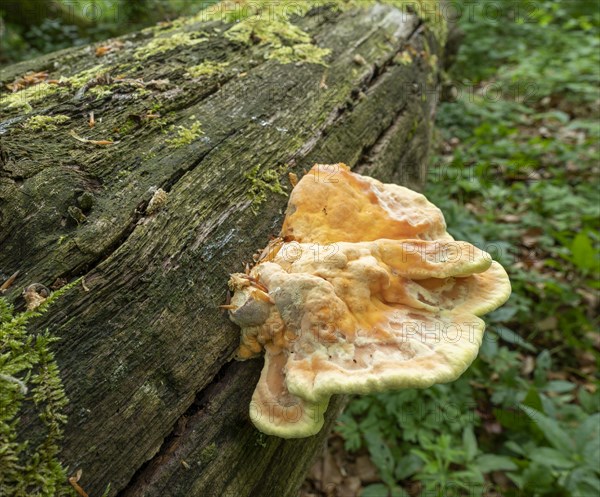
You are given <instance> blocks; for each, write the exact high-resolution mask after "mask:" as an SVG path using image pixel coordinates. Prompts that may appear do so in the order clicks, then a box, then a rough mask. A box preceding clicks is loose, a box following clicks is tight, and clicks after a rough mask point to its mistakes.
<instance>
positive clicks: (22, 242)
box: [0, 0, 445, 497]
mask: <svg viewBox="0 0 600 497" xmlns="http://www.w3.org/2000/svg"><path fill="white" fill-rule="evenodd" d="M248 3H249V4H259V6H260V7H262V10H260V11H259V12H258V13H257V12H256V11H254V10H252V8H249V7H247V6H246V7H244V5H243V4H244V2H242V3H231V2H230V3H221V4H218V5H217V6H213V7H209V8H208V9H207V10H205V11H203V12H201V13H200V14H198V15H197V16H195V17H191V18H182V19H177V20H175V21H173V22H171V23H162V24H160V25H158V26H156V27H153V28H148V29H144V30H142V31H140V32H137V33H133V34H130V35H127V36H124V37H122V38H120V39H118V40H111V41H108V42H105V43H101V44H97V45H95V46H90V47H85V48H77V49H70V50H65V51H61V52H57V53H54V54H50V55H47V56H44V57H41V58H38V59H34V60H32V61H26V62H22V63H19V64H15V65H13V66H10V67H8V68H5V69H3V71H2V87H3V93H2V96H1V97H0V247H1V249H0V281H4V280H5V279H7V278H8V277H9V276H10V275H11V274H13V273H14V272H15V271H17V270H19V271H20V273H19V275H18V277H17V278H16V281H15V283H14V285H13V286H12V287H11V288H10V289H8V292H7V293H6V297H7V298H8V300H10V301H12V302H15V303H16V305H17V307H22V306H23V301H22V299H21V297H20V293H21V291H22V290H23V288H24V287H26V286H28V285H30V284H32V283H40V284H43V285H45V286H47V287H50V288H53V289H55V288H59V287H60V286H61V285H64V284H65V283H66V282H69V281H73V280H74V279H76V278H78V277H81V278H82V280H81V284H80V285H76V286H75V287H73V288H71V289H69V290H68V291H67V292H66V293H65V294H64V295H63V296H61V297H60V300H58V301H57V302H56V303H54V304H53V305H52V307H51V308H50V311H49V312H48V313H46V314H45V315H44V316H42V317H40V318H37V319H36V320H35V321H34V322H33V324H32V325H31V326H30V329H31V332H32V333H35V332H37V331H40V330H44V329H48V330H50V332H51V333H52V334H53V335H55V336H57V337H60V340H59V341H58V342H56V343H54V344H53V345H52V348H53V351H54V353H55V355H56V360H57V363H58V366H59V369H60V374H61V378H62V380H63V383H64V387H65V390H66V393H67V396H68V398H69V405H68V407H67V408H66V414H67V416H68V421H67V423H66V426H65V429H64V439H63V441H62V449H61V453H60V460H61V462H62V464H63V465H64V466H65V467H67V468H68V471H69V474H73V473H75V471H76V470H78V469H81V470H82V476H81V478H80V480H79V482H78V484H79V485H80V486H81V487H82V488H83V489H85V491H86V492H87V493H88V494H89V495H90V496H99V495H102V494H103V492H105V490H106V488H107V485H108V484H110V488H109V490H108V492H107V495H109V496H114V495H120V496H123V497H125V496H127V497H133V496H141V495H144V496H163V495H169V496H184V495H186V496H187V495H198V496H213V495H214V496H232V497H233V496H235V497H240V496H241V497H244V496H255V497H258V496H265V497H267V496H269V497H270V496H294V495H295V493H296V492H297V489H298V487H299V485H300V484H301V482H302V480H303V478H304V475H305V472H306V470H307V468H308V466H309V465H310V463H311V461H312V459H313V457H314V455H315V454H316V453H317V452H318V451H319V449H320V448H321V447H322V444H323V441H324V439H325V437H326V436H327V433H328V431H329V430H330V429H331V428H332V426H333V425H334V421H335V417H336V414H337V413H338V412H339V410H340V408H341V407H342V406H343V404H344V399H343V398H336V399H333V401H332V404H331V405H330V408H329V410H328V414H327V422H326V426H325V427H324V429H323V430H322V431H321V432H320V433H319V435H317V436H314V437H310V438H307V439H301V440H281V439H278V438H275V437H267V436H264V435H262V434H261V433H259V432H258V431H257V430H256V429H255V428H254V427H253V426H252V425H251V423H250V422H249V420H248V414H247V413H248V405H249V401H250V397H251V394H252V391H253V389H254V386H255V384H256V381H257V378H258V376H259V373H260V370H261V366H262V364H261V362H262V361H260V360H255V361H250V362H246V363H239V362H235V361H233V360H232V357H233V354H234V351H235V349H236V346H237V344H238V341H239V329H237V328H236V327H235V326H234V325H233V324H232V323H231V322H230V321H229V320H228V319H227V317H226V316H225V315H224V313H223V312H222V311H220V310H219V305H220V304H223V303H224V302H225V300H226V292H227V287H226V282H227V279H228V275H229V273H231V272H238V271H240V270H243V268H244V265H245V264H246V262H251V256H252V254H253V253H254V252H255V251H256V250H257V249H260V248H262V247H263V246H264V245H265V244H266V242H267V241H268V238H269V236H270V235H277V234H278V232H279V229H280V225H281V221H282V219H283V211H284V208H285V205H286V201H287V198H286V195H287V193H288V192H289V191H290V189H291V185H290V184H289V181H288V179H287V176H288V173H290V172H292V173H296V174H297V175H299V176H301V175H302V174H303V172H304V171H307V170H308V169H309V168H310V167H311V166H312V165H313V164H314V163H315V162H320V163H337V162H345V163H346V164H348V165H349V166H350V167H352V168H353V170H355V171H358V172H360V173H362V174H368V175H371V176H373V177H376V178H378V179H380V180H382V181H385V182H396V183H399V184H402V185H405V186H409V187H412V188H417V189H418V188H419V187H420V186H422V184H423V181H424V178H425V173H426V164H427V154H428V148H429V142H430V137H431V131H432V126H433V114H434V111H435V106H436V102H437V87H438V76H439V71H440V67H441V66H442V62H443V61H442V59H443V45H444V36H445V35H444V29H443V24H442V23H440V22H438V21H440V19H432V18H431V16H430V20H429V21H426V20H424V19H421V18H420V17H419V15H418V14H419V12H421V14H422V15H424V16H427V14H426V13H425V14H424V13H423V12H424V11H419V9H413V11H410V9H409V10H406V9H403V8H401V7H404V5H403V4H406V3H411V2H401V1H381V2H376V1H362V2H345V1H332V2H319V3H313V4H311V5H308V4H309V2H282V3H276V2H265V1H264V0H261V1H260V2H248ZM412 3H414V4H415V5H416V6H417V7H418V6H419V5H420V3H418V2H412ZM281 5H283V6H284V7H285V10H282V8H281ZM236 9H238V10H236ZM239 9H242V10H239ZM244 9H245V10H244ZM248 9H249V10H248ZM251 14H256V15H254V16H252V15H251ZM236 21H237V22H236ZM31 409H32V408H31V406H30V410H29V411H26V412H25V413H24V414H23V415H22V416H21V422H20V427H19V429H20V431H21V434H22V435H21V436H25V437H26V438H27V439H29V440H35V439H36V437H38V436H39V433H40V432H41V427H40V424H39V421H38V420H37V417H36V416H34V415H32V414H31ZM23 434H26V435H23Z"/></svg>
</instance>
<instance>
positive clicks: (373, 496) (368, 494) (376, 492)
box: [360, 483, 390, 497]
mask: <svg viewBox="0 0 600 497" xmlns="http://www.w3.org/2000/svg"><path fill="white" fill-rule="evenodd" d="M389 495H390V491H389V490H388V487H386V486H385V485H383V484H382V483H375V484H373V485H369V486H368V487H365V488H363V490H362V492H361V493H360V497H389Z"/></svg>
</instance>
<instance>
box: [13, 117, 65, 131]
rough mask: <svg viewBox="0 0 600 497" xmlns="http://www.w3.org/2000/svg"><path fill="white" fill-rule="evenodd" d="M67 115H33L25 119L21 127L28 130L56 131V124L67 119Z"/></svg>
mask: <svg viewBox="0 0 600 497" xmlns="http://www.w3.org/2000/svg"><path fill="white" fill-rule="evenodd" d="M70 119H71V118H70V117H69V116H64V115H62V114H58V115H56V116H33V117H30V118H29V119H27V121H25V123H24V124H23V128H25V129H27V130H30V131H56V130H57V129H58V127H57V125H59V124H63V123H65V122H67V121H69V120H70Z"/></svg>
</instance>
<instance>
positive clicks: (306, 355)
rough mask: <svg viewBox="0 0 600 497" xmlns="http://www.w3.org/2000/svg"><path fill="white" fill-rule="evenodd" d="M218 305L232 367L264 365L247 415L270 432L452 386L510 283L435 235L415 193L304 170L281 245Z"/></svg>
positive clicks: (441, 226)
mask: <svg viewBox="0 0 600 497" xmlns="http://www.w3.org/2000/svg"><path fill="white" fill-rule="evenodd" d="M229 286H230V288H231V290H232V291H233V292H234V294H233V297H232V299H231V303H230V305H228V306H225V307H226V308H228V309H229V314H230V317H231V319H232V321H233V322H235V323H236V324H238V325H239V326H240V327H241V342H240V346H239V349H238V352H237V358H238V359H240V360H245V359H249V358H252V357H256V356H259V355H260V354H261V352H263V351H264V356H265V364H264V368H263V370H262V374H261V377H260V380H259V382H258V385H257V387H256V390H255V392H254V395H253V398H252V403H251V405H250V417H251V419H252V422H253V423H254V425H255V426H256V427H257V428H258V429H259V430H260V431H262V432H264V433H266V434H270V435H276V436H279V437H282V438H298V437H306V436H310V435H314V434H315V433H317V432H318V431H319V430H320V429H321V427H322V425H323V421H324V418H323V414H324V412H325V410H326V409H327V404H328V402H329V398H330V397H331V396H332V395H334V394H344V393H347V394H367V393H371V392H379V391H384V390H398V389H405V388H426V387H429V386H431V385H433V384H436V383H445V382H450V381H453V380H455V379H456V378H458V377H459V376H460V375H461V374H462V373H463V372H464V371H465V370H466V368H467V367H468V366H469V365H470V364H471V362H472V361H473V360H474V359H475V357H476V356H477V353H478V351H479V347H480V345H481V341H482V337H483V331H484V327H485V324H484V322H483V320H481V319H480V318H479V317H478V316H481V315H483V314H485V313H487V312H490V311H492V310H494V309H496V308H497V307H499V306H500V305H502V304H503V303H504V302H505V301H506V300H507V299H508V297H509V295H510V291H511V288H510V282H509V279H508V276H507V274H506V272H505V271H504V269H503V268H502V266H501V265H500V264H498V263H497V262H495V261H493V260H492V259H491V257H490V255H489V254H487V253H486V252H484V251H482V250H480V249H478V248H477V247H475V246H473V245H471V244H469V243H467V242H462V241H455V240H454V239H453V238H452V237H451V236H450V235H449V234H448V233H447V231H446V223H445V221H444V217H443V215H442V212H441V211H440V210H439V209H438V208H437V207H436V206H435V205H433V204H432V203H430V202H429V201H428V200H427V199H426V198H425V197H424V196H423V195H421V194H419V193H416V192H414V191H412V190H409V189H408V188H404V187H401V186H398V185H393V184H383V183H381V182H379V181H377V180H375V179H372V178H369V177H366V176H361V175H359V174H355V173H352V172H351V171H350V169H349V168H348V167H347V166H346V165H344V164H335V165H321V164H317V165H315V166H314V167H313V168H312V169H311V171H310V172H309V173H308V174H307V175H305V176H304V177H303V178H302V179H301V180H300V181H299V183H298V184H297V185H296V187H295V188H294V189H293V191H292V193H291V196H290V199H289V204H288V208H287V212H286V216H285V220H284V223H283V228H282V232H281V237H280V238H278V239H275V240H272V241H271V242H270V243H269V245H268V246H267V247H266V248H265V250H264V251H263V252H262V254H261V256H260V258H259V259H258V261H257V263H256V265H255V266H254V267H252V269H251V270H248V271H247V272H246V274H242V273H238V274H233V275H231V279H230V281H229Z"/></svg>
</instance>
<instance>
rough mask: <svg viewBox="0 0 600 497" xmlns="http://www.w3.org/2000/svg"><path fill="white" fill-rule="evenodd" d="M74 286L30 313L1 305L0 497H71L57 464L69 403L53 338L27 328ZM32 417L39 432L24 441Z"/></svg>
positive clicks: (52, 296) (63, 472)
mask: <svg viewBox="0 0 600 497" xmlns="http://www.w3.org/2000/svg"><path fill="white" fill-rule="evenodd" d="M75 283H76V282H74V283H72V284H70V285H67V286H65V287H63V288H62V289H61V290H59V291H57V292H54V293H53V294H52V295H51V296H50V297H49V298H48V299H47V300H46V301H45V302H44V303H42V304H41V305H40V306H39V307H38V308H36V309H35V310H30V311H25V312H22V313H15V311H14V308H13V306H12V305H10V304H9V303H8V302H7V301H6V300H5V299H0V385H1V387H2V388H0V468H1V471H0V491H1V493H2V495H11V496H14V497H20V496H23V497H24V496H27V497H29V496H46V495H73V491H72V489H71V487H69V486H68V482H67V475H66V471H65V468H64V467H63V466H62V465H61V463H60V461H59V460H58V453H59V451H60V440H61V438H62V427H63V426H64V424H65V422H66V416H65V414H64V408H65V406H66V405H67V403H68V399H67V397H66V395H65V392H64V389H63V386H62V382H61V379H60V376H59V371H58V367H57V365H56V362H55V360H54V355H53V353H52V352H51V350H50V348H51V345H52V343H53V342H55V341H56V340H57V338H56V337H53V336H52V335H50V334H49V333H48V332H47V331H41V332H36V333H31V331H29V330H27V325H28V323H29V322H30V321H31V320H32V319H34V318H36V317H38V316H41V315H42V314H43V313H44V312H46V311H47V310H48V307H49V306H50V305H51V304H52V302H54V301H55V300H56V299H57V298H58V297H59V296H60V295H61V294H62V293H64V292H65V291H66V290H68V289H69V288H70V287H71V286H72V285H74V284H75ZM26 405H28V406H29V408H30V409H31V410H32V411H33V412H35V413H37V415H38V417H39V420H40V425H41V427H42V429H41V431H40V432H39V433H38V432H36V434H35V437H34V436H33V434H32V433H29V434H28V435H27V437H26V439H25V438H24V434H23V433H22V430H21V428H20V416H21V415H22V414H23V412H24V411H23V409H24V407H25V406H26Z"/></svg>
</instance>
